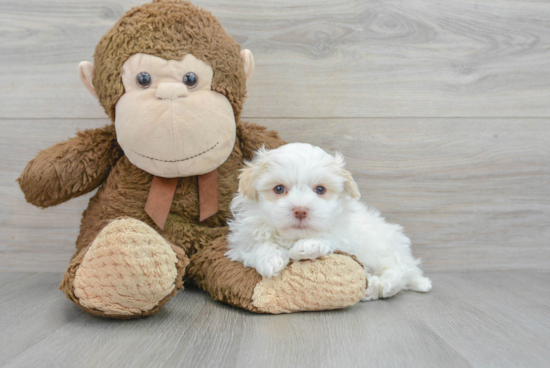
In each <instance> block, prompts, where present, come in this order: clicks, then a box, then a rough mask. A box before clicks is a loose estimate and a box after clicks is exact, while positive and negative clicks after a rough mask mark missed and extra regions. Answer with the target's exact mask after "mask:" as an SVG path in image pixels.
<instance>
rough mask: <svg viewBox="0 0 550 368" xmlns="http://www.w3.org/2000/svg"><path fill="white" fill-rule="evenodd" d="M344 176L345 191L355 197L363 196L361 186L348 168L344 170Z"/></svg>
mask: <svg viewBox="0 0 550 368" xmlns="http://www.w3.org/2000/svg"><path fill="white" fill-rule="evenodd" d="M342 176H343V177H344V179H345V181H344V192H345V193H347V194H348V195H349V196H350V197H351V198H353V199H359V198H361V193H360V192H359V187H358V186H357V183H356V182H355V180H353V178H352V176H351V173H350V172H349V171H347V170H343V171H342Z"/></svg>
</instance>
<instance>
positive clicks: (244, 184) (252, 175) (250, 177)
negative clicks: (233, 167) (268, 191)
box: [239, 163, 258, 200]
mask: <svg viewBox="0 0 550 368" xmlns="http://www.w3.org/2000/svg"><path fill="white" fill-rule="evenodd" d="M254 180H256V168H255V167H254V166H253V165H252V164H249V163H247V164H246V167H245V168H244V169H243V171H242V173H241V175H240V176H239V193H240V194H242V195H243V197H245V198H248V199H252V200H257V199H258V192H257V191H256V188H254Z"/></svg>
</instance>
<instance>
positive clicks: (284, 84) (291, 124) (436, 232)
mask: <svg viewBox="0 0 550 368" xmlns="http://www.w3.org/2000/svg"><path fill="white" fill-rule="evenodd" d="M140 3H142V1H122V0H111V1H87V0H26V1H9V0H0V81H1V86H0V270H1V271H56V272H62V271H64V270H65V268H66V266H67V264H68V261H69V258H70V256H71V255H72V253H73V251H74V241H75V239H76V237H77V234H78V228H79V224H80V217H81V213H82V211H83V210H84V209H85V208H86V205H87V201H88V199H89V197H90V196H89V195H88V196H84V197H81V198H78V199H75V200H72V201H69V202H67V203H65V204H62V205H60V206H58V207H55V208H49V209H46V210H40V209H38V208H35V207H33V206H31V205H29V204H27V203H26V202H25V200H24V198H23V194H22V193H21V192H20V190H19V188H18V186H17V184H16V183H15V180H16V178H17V177H18V176H19V174H20V172H21V171H22V170H23V168H24V167H25V165H26V163H27V162H28V161H29V160H31V159H32V158H33V157H34V156H35V154H36V153H37V152H38V151H39V150H41V149H45V148H47V147H49V146H50V145H52V144H54V143H57V142H59V141H62V140H65V139H67V138H69V137H71V136H73V135H74V133H75V131H76V129H85V128H94V127H99V126H102V125H104V124H106V123H108V119H107V118H106V115H105V113H104V112H103V110H102V108H101V107H100V106H99V104H98V103H97V101H96V100H94V99H93V98H92V97H91V96H90V95H89V93H88V92H87V91H86V89H85V88H84V87H83V86H82V85H81V84H80V80H79V78H78V75H77V72H76V67H77V65H78V63H79V62H80V61H82V60H89V61H91V60H92V55H93V51H94V47H95V45H96V43H97V42H98V40H99V39H100V37H101V36H102V35H103V34H104V33H105V32H106V31H107V30H108V29H109V28H110V27H111V26H112V25H113V24H114V23H115V22H116V21H117V20H118V18H119V17H120V16H121V15H122V14H123V13H124V12H125V11H126V10H128V9H130V8H131V7H132V6H134V5H138V4H140ZM194 3H195V4H197V5H200V6H203V7H204V8H206V9H208V10H210V11H212V12H213V13H214V15H216V16H217V17H218V18H219V19H220V21H221V22H222V24H223V25H224V27H225V28H226V30H227V32H228V33H229V34H231V35H232V36H233V37H234V38H235V39H236V40H237V41H238V42H239V43H241V45H242V47H243V48H248V49H250V50H252V52H253V53H254V56H255V61H256V71H255V75H254V76H253V78H252V80H251V81H250V84H249V93H248V96H249V97H248V100H247V102H246V104H245V110H244V114H243V116H244V120H246V121H252V122H256V123H259V124H263V125H266V126H268V127H269V128H271V129H276V130H279V131H280V133H281V135H282V137H283V138H285V139H286V140H288V141H291V142H292V141H302V142H309V143H313V144H317V145H320V146H321V147H323V148H325V149H327V150H340V151H342V152H343V153H344V154H345V156H346V157H347V159H348V166H349V169H350V170H351V171H352V173H353V174H354V177H355V179H356V180H357V182H358V183H359V185H360V188H361V192H362V194H363V200H364V201H365V202H367V203H369V204H371V205H373V206H376V207H378V208H379V209H380V210H381V211H382V212H383V213H384V214H385V215H386V216H387V218H388V219H389V220H391V221H393V222H397V223H400V224H402V225H403V226H404V227H405V229H406V232H407V234H408V235H409V236H410V237H411V238H412V241H413V249H414V253H415V254H416V255H417V256H419V257H422V258H423V260H424V265H423V268H424V269H425V270H426V271H427V272H428V273H429V272H435V271H449V272H451V271H473V270H477V271H483V270H522V269H530V270H531V269H534V270H547V269H548V268H549V266H550V244H549V240H550V165H549V164H550V142H549V140H550V2H549V1H520V0H498V1H496V0H493V1H487V0H461V1H436V0H402V1H398V0H388V1H374V0H358V1H354V0H317V1H305V0H301V1H297V0H278V1H268V0H255V1H246V0H231V1H229V0H205V1H199V0H196V1H194Z"/></svg>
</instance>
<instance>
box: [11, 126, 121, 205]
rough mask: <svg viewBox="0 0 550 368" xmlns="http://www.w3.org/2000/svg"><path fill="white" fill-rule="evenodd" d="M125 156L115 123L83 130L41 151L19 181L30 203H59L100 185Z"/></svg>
mask: <svg viewBox="0 0 550 368" xmlns="http://www.w3.org/2000/svg"><path fill="white" fill-rule="evenodd" d="M122 155H123V153H122V150H121V149H120V147H119V145H118V143H117V141H116V133H115V127H114V125H107V126H105V127H103V128H98V129H88V130H85V131H79V132H77V134H76V137H74V138H71V139H69V140H67V141H65V142H62V143H58V144H56V145H55V146H52V147H50V148H48V149H45V150H44V151H41V152H40V153H39V154H38V155H37V156H36V157H35V158H34V159H33V160H31V161H30V162H29V163H28V164H27V167H25V170H24V171H23V173H22V174H21V176H20V177H19V179H17V181H18V182H19V186H20V187H21V190H22V191H23V193H24V194H25V199H26V200H27V202H29V203H32V204H34V205H35V206H38V207H43V208H44V207H49V206H55V205H58V204H60V203H62V202H65V201H67V200H69V199H71V198H74V197H77V196H79V195H82V194H85V193H88V192H90V191H92V190H93V189H95V188H97V187H98V186H99V185H100V184H101V183H102V182H103V181H104V180H105V179H106V178H107V175H108V174H109V172H110V170H111V167H112V166H113V165H114V164H115V163H116V161H117V160H118V159H119V158H120V157H121V156H122Z"/></svg>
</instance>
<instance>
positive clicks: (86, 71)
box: [78, 61, 98, 98]
mask: <svg viewBox="0 0 550 368" xmlns="http://www.w3.org/2000/svg"><path fill="white" fill-rule="evenodd" d="M78 76H79V77H80V80H81V81H82V83H83V84H84V87H86V88H87V89H88V91H90V93H91V94H92V96H94V97H95V98H98V97H97V93H96V91H95V88H94V85H93V84H92V79H93V78H94V64H92V63H90V62H88V61H82V62H81V63H80V64H78Z"/></svg>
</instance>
